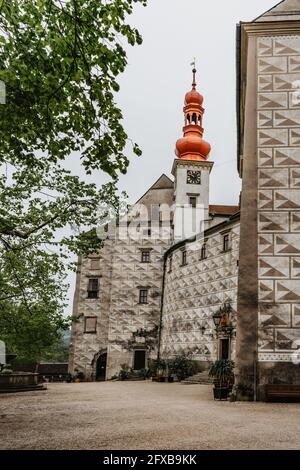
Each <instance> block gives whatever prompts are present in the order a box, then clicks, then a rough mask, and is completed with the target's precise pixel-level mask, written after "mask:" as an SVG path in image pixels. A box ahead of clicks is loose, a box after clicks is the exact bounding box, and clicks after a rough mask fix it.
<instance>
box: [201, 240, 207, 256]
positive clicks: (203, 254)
mask: <svg viewBox="0 0 300 470" xmlns="http://www.w3.org/2000/svg"><path fill="white" fill-rule="evenodd" d="M206 258H207V254H206V243H203V245H202V248H201V259H206Z"/></svg>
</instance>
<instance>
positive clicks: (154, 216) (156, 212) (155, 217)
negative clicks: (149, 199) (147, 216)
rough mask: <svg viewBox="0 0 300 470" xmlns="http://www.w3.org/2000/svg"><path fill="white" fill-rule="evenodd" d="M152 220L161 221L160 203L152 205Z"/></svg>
mask: <svg viewBox="0 0 300 470" xmlns="http://www.w3.org/2000/svg"><path fill="white" fill-rule="evenodd" d="M151 220H152V221H155V222H158V221H159V205H153V206H151Z"/></svg>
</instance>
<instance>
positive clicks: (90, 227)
mask: <svg viewBox="0 0 300 470" xmlns="http://www.w3.org/2000/svg"><path fill="white" fill-rule="evenodd" d="M135 3H140V4H143V5H145V4H146V0H0V80H2V81H4V82H5V84H6V104H5V105H0V135H1V138H0V169H1V173H0V259H1V270H0V317H1V318H0V335H2V336H5V335H6V336H5V337H6V338H8V336H7V335H8V332H9V331H13V332H15V336H14V337H15V338H16V335H17V330H18V331H19V333H20V329H21V326H20V325H21V324H23V325H24V328H23V330H24V332H25V330H26V328H27V327H28V331H29V330H30V331H32V332H34V331H35V332H36V333H37V332H38V325H40V327H41V328H42V326H41V323H40V322H42V319H43V318H44V319H45V325H46V324H47V319H48V320H49V322H48V323H49V328H50V326H51V325H52V326H53V328H52V329H51V328H50V329H49V331H50V330H51V331H52V332H53V334H54V336H55V334H56V331H58V330H59V329H60V328H61V326H62V325H61V323H63V322H62V317H61V313H62V309H63V300H64V294H63V291H65V286H64V279H65V274H66V267H67V266H68V263H67V260H68V253H70V252H72V253H77V254H78V253H83V254H87V253H90V252H93V251H95V250H96V249H97V248H99V247H100V244H101V240H99V239H98V238H97V236H96V232H95V229H94V228H95V226H96V224H97V208H98V206H99V204H101V202H103V201H105V202H107V203H110V204H112V205H113V206H115V207H116V208H117V207H118V197H117V194H116V191H117V180H118V176H119V174H120V173H125V172H126V169H127V167H128V164H129V156H128V155H127V153H126V149H128V144H130V145H131V148H132V153H133V154H136V155H140V153H141V152H140V149H139V147H138V146H137V144H134V143H132V142H131V140H130V139H129V138H128V136H127V134H126V132H125V130H124V128H123V125H122V113H121V110H120V109H119V108H118V106H117V105H116V102H115V93H116V92H118V90H119V85H118V83H117V77H118V75H119V74H120V73H121V72H123V71H124V69H125V67H126V63H127V59H126V51H125V46H124V44H123V43H124V41H127V42H128V43H129V44H130V45H135V44H140V43H141V42H142V39H141V36H140V34H139V32H138V31H137V30H136V29H135V28H134V27H132V26H130V25H129V24H128V21H127V19H128V16H129V15H130V14H131V13H132V11H133V6H134V4H135ZM129 147H130V146H129ZM78 161H79V163H80V166H81V169H82V170H83V172H85V174H91V173H93V172H95V171H100V172H103V173H105V174H107V176H109V177H110V181H109V182H108V183H107V184H105V185H103V186H102V187H98V186H97V185H95V184H93V183H89V182H87V180H86V178H85V177H80V176H79V175H78V174H76V171H74V170H72V167H73V166H75V167H76V166H77V167H78ZM17 317H19V318H22V321H18V322H17V321H16V319H17ZM15 321H16V323H15ZM27 322H28V325H27ZM35 322H36V323H35ZM33 323H34V325H33ZM14 325H15V328H14ZM31 329H32V330H31ZM28 331H27V332H26V335H27V336H26V337H27V338H29V339H30V340H31V335H29V333H28ZM32 334H33V333H32ZM45 336H47V335H45ZM50 336H51V335H50ZM12 337H13V336H11V339H10V340H9V341H10V342H11V344H12ZM46 342H47V340H46ZM29 343H30V341H28V345H29ZM16 344H17V342H16ZM12 347H13V345H12ZM41 348H42V346H41V347H40V349H41Z"/></svg>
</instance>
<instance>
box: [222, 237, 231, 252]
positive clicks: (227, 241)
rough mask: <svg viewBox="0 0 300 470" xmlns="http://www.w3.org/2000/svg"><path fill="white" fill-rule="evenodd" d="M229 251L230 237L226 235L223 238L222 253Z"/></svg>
mask: <svg viewBox="0 0 300 470" xmlns="http://www.w3.org/2000/svg"><path fill="white" fill-rule="evenodd" d="M228 250H230V235H229V233H227V234H226V235H224V236H223V251H228Z"/></svg>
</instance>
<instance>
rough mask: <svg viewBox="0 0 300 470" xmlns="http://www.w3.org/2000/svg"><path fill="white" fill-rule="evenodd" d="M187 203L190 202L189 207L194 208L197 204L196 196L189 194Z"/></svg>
mask: <svg viewBox="0 0 300 470" xmlns="http://www.w3.org/2000/svg"><path fill="white" fill-rule="evenodd" d="M189 204H190V206H191V207H193V208H194V209H195V208H196V206H197V197H196V196H190V197H189Z"/></svg>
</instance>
